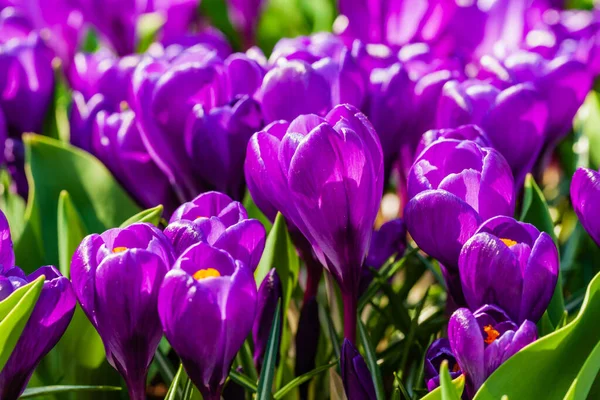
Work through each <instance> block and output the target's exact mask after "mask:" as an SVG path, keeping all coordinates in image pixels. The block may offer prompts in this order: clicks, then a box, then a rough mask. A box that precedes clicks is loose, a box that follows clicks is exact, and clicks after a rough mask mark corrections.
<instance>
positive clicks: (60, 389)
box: [19, 385, 121, 399]
mask: <svg viewBox="0 0 600 400" xmlns="http://www.w3.org/2000/svg"><path fill="white" fill-rule="evenodd" d="M120 390H121V388H120V387H118V386H69V385H56V386H42V387H35V388H29V389H25V392H23V394H22V395H21V397H19V398H20V399H32V398H34V397H41V396H51V395H55V394H61V393H80V392H118V391H120Z"/></svg>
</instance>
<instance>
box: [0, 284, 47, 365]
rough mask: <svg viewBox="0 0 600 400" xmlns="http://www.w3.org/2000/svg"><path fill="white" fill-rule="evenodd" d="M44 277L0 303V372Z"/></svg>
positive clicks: (29, 311) (27, 316)
mask: <svg viewBox="0 0 600 400" xmlns="http://www.w3.org/2000/svg"><path fill="white" fill-rule="evenodd" d="M44 280H45V277H44V276H43V275H42V276H40V277H39V278H37V279H36V280H35V281H33V282H31V283H28V284H27V285H25V286H22V287H20V288H19V289H17V290H15V291H14V292H13V293H12V294H11V295H10V296H8V297H7V298H6V299H4V300H3V301H1V302H0V372H1V371H2V368H4V365H5V364H6V362H7V361H8V359H9V357H10V355H11V353H12V351H13V349H14V348H15V346H16V345H17V342H18V341H19V337H20V336H21V332H23V329H24V328H25V325H26V324H27V321H28V320H29V317H30V316H31V312H32V311H33V308H34V307H35V303H36V302H37V300H38V298H39V297H40V293H41V292H42V287H43V286H44Z"/></svg>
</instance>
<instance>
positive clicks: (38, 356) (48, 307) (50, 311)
mask: <svg viewBox="0 0 600 400" xmlns="http://www.w3.org/2000/svg"><path fill="white" fill-rule="evenodd" d="M42 275H44V277H45V281H44V286H43V287H42V291H41V293H40V297H39V298H38V300H37V303H36V304H35V306H34V308H33V311H32V312H31V316H30V317H29V320H28V321H27V324H26V325H25V328H24V329H23V332H22V333H21V336H20V337H19V340H18V341H17V344H16V346H15V347H14V349H13V351H12V353H11V355H10V357H9V359H8V361H7V362H6V365H5V366H4V368H3V369H2V372H0V398H1V399H5V400H11V399H17V398H18V397H19V396H20V395H21V394H22V393H23V391H24V390H25V387H27V383H28V382H29V379H30V378H31V375H32V374H33V371H34V370H35V368H36V367H37V365H38V364H39V362H40V361H41V360H42V358H44V356H45V355H46V354H48V352H49V351H50V350H52V348H53V347H54V346H55V345H56V343H57V342H58V340H59V339H60V338H61V336H62V335H63V333H64V332H65V330H66V329H67V326H69V322H71V318H72V317H73V313H74V312H75V304H76V299H75V295H74V294H73V289H72V288H71V282H69V280H68V279H67V278H65V277H64V276H62V275H61V274H60V272H58V270H57V269H56V268H55V267H52V266H46V267H41V268H39V269H38V270H37V271H35V272H34V273H32V274H30V275H25V274H24V273H23V271H22V270H21V269H20V268H18V267H13V268H11V269H9V270H7V271H5V272H4V274H2V275H0V299H4V298H6V297H8V295H10V293H12V291H14V290H16V289H18V288H19V287H21V286H24V285H26V284H28V283H29V282H33V281H34V280H35V279H37V278H39V277H40V276H42Z"/></svg>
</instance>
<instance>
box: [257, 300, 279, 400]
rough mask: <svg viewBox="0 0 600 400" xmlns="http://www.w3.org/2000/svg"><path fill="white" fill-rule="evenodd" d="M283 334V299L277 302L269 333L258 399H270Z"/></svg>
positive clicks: (259, 382)
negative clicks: (280, 338) (280, 339)
mask: <svg viewBox="0 0 600 400" xmlns="http://www.w3.org/2000/svg"><path fill="white" fill-rule="evenodd" d="M280 334H281V300H280V301H279V302H278V303H277V308H276V309H275V315H274V316H273V324H272V325H271V332H270V333H269V341H268V342H267V350H266V351H265V358H264V362H263V366H262V369H261V371H260V379H259V381H258V389H257V393H256V399H257V400H270V399H271V390H272V386H273V378H274V376H275V367H276V364H277V354H278V353H279V344H280V341H279V337H280Z"/></svg>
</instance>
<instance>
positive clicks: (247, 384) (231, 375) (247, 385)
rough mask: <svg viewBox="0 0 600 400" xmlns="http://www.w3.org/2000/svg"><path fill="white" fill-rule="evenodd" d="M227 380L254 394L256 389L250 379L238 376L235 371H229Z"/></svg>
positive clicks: (241, 375)
mask: <svg viewBox="0 0 600 400" xmlns="http://www.w3.org/2000/svg"><path fill="white" fill-rule="evenodd" d="M229 378H230V379H231V380H232V381H234V382H235V383H237V384H238V385H240V386H242V387H244V388H245V389H246V390H249V391H250V392H252V393H256V391H257V390H258V387H257V386H256V383H255V381H252V379H250V377H248V376H246V375H244V374H240V373H239V372H237V371H236V370H234V369H232V370H231V371H229Z"/></svg>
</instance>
